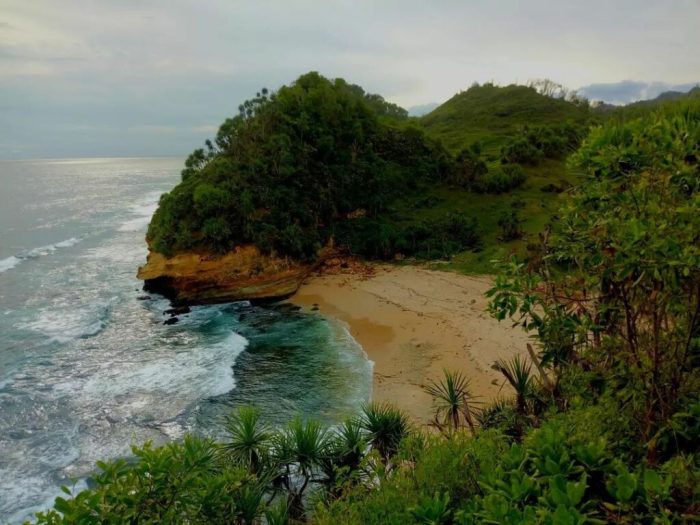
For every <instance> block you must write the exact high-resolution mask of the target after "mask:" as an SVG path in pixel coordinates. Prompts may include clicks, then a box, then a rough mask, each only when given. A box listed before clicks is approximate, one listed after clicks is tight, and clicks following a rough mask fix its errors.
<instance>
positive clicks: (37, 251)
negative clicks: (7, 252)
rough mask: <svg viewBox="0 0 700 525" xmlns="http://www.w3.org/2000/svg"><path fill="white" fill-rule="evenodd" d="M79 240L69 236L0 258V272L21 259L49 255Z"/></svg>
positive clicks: (11, 266)
mask: <svg viewBox="0 0 700 525" xmlns="http://www.w3.org/2000/svg"><path fill="white" fill-rule="evenodd" d="M81 240H82V239H80V238H78V237H71V238H70V239H66V240H65V241H61V242H57V243H54V244H47V245H46V246H39V247H38V248H32V249H31V250H29V251H26V252H24V253H20V254H18V255H13V256H11V257H7V258H6V259H2V260H0V273H3V272H6V271H7V270H10V269H12V268H14V267H16V266H17V265H19V264H20V263H22V262H23V261H26V260H27V259H37V258H39V257H43V256H45V255H51V254H52V253H54V252H55V251H56V250H59V249H61V248H70V247H71V246H75V245H76V244H78V243H79V242H80V241H81Z"/></svg>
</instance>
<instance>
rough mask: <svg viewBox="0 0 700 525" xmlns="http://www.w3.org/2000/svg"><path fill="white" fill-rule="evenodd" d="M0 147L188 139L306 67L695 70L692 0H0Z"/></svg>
mask: <svg viewBox="0 0 700 525" xmlns="http://www.w3.org/2000/svg"><path fill="white" fill-rule="evenodd" d="M0 6H1V8H0V10H1V12H2V19H3V20H2V22H1V23H0V24H1V25H0V157H18V156H19V157H21V156H32V157H36V156H44V157H51V156H73V155H75V156H79V155H129V154H131V155H149V154H153V155H163V154H178V155H182V154H186V153H187V152H188V151H190V150H191V149H193V148H194V147H196V146H198V145H199V144H201V142H202V141H203V140H204V139H205V138H206V137H209V136H211V135H212V130H213V129H215V126H216V125H217V124H218V123H219V122H221V121H222V120H223V119H224V118H225V117H226V116H228V115H231V114H234V113H235V111H236V109H235V108H236V107H237V106H238V104H239V103H240V102H241V101H242V100H244V99H245V98H248V97H250V96H251V95H253V94H254V93H255V91H257V90H258V89H259V88H260V87H262V86H266V87H268V88H275V87H278V86H279V85H281V84H283V83H287V82H290V81H292V80H293V79H294V78H296V77H297V76H298V75H299V74H301V73H304V72H306V71H309V70H317V71H320V72H321V73H322V74H325V75H327V76H332V77H333V76H342V77H344V78H346V79H348V80H350V81H352V82H355V83H358V84H360V85H362V86H364V87H365V88H366V89H368V90H370V91H372V92H378V93H381V94H382V95H384V96H385V97H387V98H389V99H390V100H392V101H394V102H397V103H399V104H401V105H404V106H407V107H409V106H414V105H418V104H424V103H426V102H430V101H433V100H446V99H448V98H449V97H450V96H451V95H452V94H453V93H455V92H456V91H459V90H460V89H464V88H466V87H468V86H469V85H470V84H471V83H472V82H474V81H478V82H484V81H488V80H493V81H496V82H500V83H509V82H514V81H519V82H525V81H527V80H529V79H531V78H539V77H550V78H553V79H555V80H557V81H559V82H562V83H564V84H566V85H568V86H571V87H576V86H580V85H588V84H590V83H591V82H596V83H611V82H617V81H619V80H620V78H636V79H640V80H641V81H643V82H647V83H648V82H651V81H654V80H663V81H665V82H667V83H669V84H681V83H687V82H693V81H695V80H697V78H695V76H696V74H697V72H698V71H700V55H698V54H697V53H696V52H695V50H696V49H698V48H700V33H698V32H697V31H695V24H696V22H697V20H698V19H700V3H698V2H697V1H696V0H667V1H665V2H658V1H656V2H653V1H646V0H645V1H638V0H618V1H616V2H614V3H611V2H607V1H603V0H592V1H586V2H583V1H581V2H574V1H570V0H562V1H560V2H557V3H552V2H548V1H545V0H532V1H530V2H520V1H517V0H502V1H500V2H492V1H486V0H470V1H457V0H442V1H435V2H425V1H420V0H403V1H399V0H384V1H382V2H373V1H369V0H367V1H350V0H345V1H342V0H341V1H324V2H321V1H316V2H312V1H309V0H299V1H281V0H279V1H270V2H244V1H240V0H214V1H209V2H198V1H195V0H171V1H165V0H154V1H151V2H148V3H147V4H146V3H144V2H141V1H137V0H120V1H117V0H102V1H100V2H94V1H91V0H70V1H66V2H54V1H51V0H33V1H32V2H27V1H25V0H0Z"/></svg>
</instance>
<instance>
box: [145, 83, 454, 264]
mask: <svg viewBox="0 0 700 525" xmlns="http://www.w3.org/2000/svg"><path fill="white" fill-rule="evenodd" d="M239 109H240V114H239V115H237V116H236V117H234V118H230V119H227V120H226V121H225V122H224V123H223V124H222V126H221V128H220V130H219V133H218V135H217V137H216V140H215V143H213V144H212V143H210V142H209V143H208V151H204V150H197V151H195V152H194V153H193V154H192V155H191V156H190V157H189V159H188V160H187V163H186V169H185V170H184V171H183V180H182V182H181V183H180V184H179V185H178V186H177V187H176V188H174V189H173V190H172V191H171V192H170V193H168V194H166V195H164V196H163V197H162V199H161V201H160V205H159V208H158V210H157V212H156V213H155V215H154V217H153V220H152V221H151V225H150V227H149V231H148V239H149V241H150V243H151V245H152V247H153V248H154V249H155V250H156V251H159V252H162V253H165V254H170V253H173V252H177V251H181V250H188V249H198V248H203V249H207V250H210V251H219V252H221V251H227V250H230V249H233V248H234V247H235V246H237V245H241V244H255V245H257V246H258V247H259V248H260V249H261V250H262V251H264V252H267V253H270V252H275V253H277V254H279V255H286V256H292V257H295V258H301V259H304V258H313V256H314V255H315V254H316V252H317V251H318V250H319V249H320V248H321V247H323V246H325V245H326V244H327V243H328V242H329V240H330V239H331V238H332V237H333V236H334V235H335V233H336V230H337V229H338V228H342V229H343V231H347V230H351V231H352V232H354V233H355V234H359V233H358V232H359V228H358V229H356V228H355V227H354V223H353V222H352V220H353V217H354V218H356V217H366V218H368V219H369V220H371V221H374V222H377V223H379V224H384V223H386V219H385V218H384V215H383V212H385V210H386V208H387V206H388V205H389V203H391V202H392V201H393V200H395V199H396V198H397V197H399V196H401V195H403V194H405V193H410V192H415V191H416V190H417V189H418V188H419V186H420V184H421V183H425V182H427V181H433V182H436V181H440V180H442V179H443V178H445V177H446V174H447V173H448V171H449V170H450V169H451V162H452V160H451V158H450V157H449V156H448V155H447V154H446V153H445V152H444V151H443V150H442V148H441V147H440V146H439V144H437V143H436V142H434V141H432V140H430V139H428V138H426V137H425V135H424V133H423V132H422V131H421V130H420V129H419V128H417V127H414V126H411V125H404V124H403V123H402V121H403V120H405V118H406V115H405V112H404V111H403V110H401V108H398V106H395V105H393V104H390V103H387V102H386V101H384V100H383V99H382V98H381V97H379V96H378V95H368V94H365V93H364V91H363V90H362V89H361V88H359V87H358V86H355V85H350V84H348V83H346V82H345V81H343V80H342V79H336V80H334V81H331V80H328V79H326V78H324V77H322V76H320V75H318V74H317V73H309V74H306V75H304V76H302V77H300V78H299V79H297V81H296V82H294V83H293V84H292V85H290V86H284V87H282V88H280V89H279V90H278V91H277V92H276V93H272V94H269V93H268V92H267V90H262V92H261V93H259V94H258V96H257V97H255V98H254V99H252V100H249V101H246V102H245V103H244V104H242V105H241V106H240V108H239ZM356 246H359V247H360V248H364V247H367V250H368V251H369V252H373V253H374V254H377V253H383V250H382V249H381V248H380V247H378V246H375V245H373V244H372V243H371V241H370V239H367V238H365V239H363V240H362V242H359V243H356ZM465 247H466V246H460V249H464V248H465ZM360 253H363V252H360Z"/></svg>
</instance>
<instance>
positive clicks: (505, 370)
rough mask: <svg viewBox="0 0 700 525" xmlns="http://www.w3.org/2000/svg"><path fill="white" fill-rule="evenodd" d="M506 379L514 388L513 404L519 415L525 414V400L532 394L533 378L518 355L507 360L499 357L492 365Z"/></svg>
mask: <svg viewBox="0 0 700 525" xmlns="http://www.w3.org/2000/svg"><path fill="white" fill-rule="evenodd" d="M493 368H494V370H497V371H498V372H500V373H501V374H503V377H505V378H506V381H507V382H508V383H509V384H510V386H511V387H513V390H515V406H516V411H517V413H518V415H519V416H524V415H526V414H527V400H528V399H529V398H530V396H531V395H532V392H533V389H534V380H533V377H532V374H531V367H530V365H529V364H528V363H526V362H525V360H523V359H522V358H521V357H520V356H519V355H516V356H515V357H513V358H512V359H510V360H509V361H506V360H504V359H499V360H498V361H496V362H495V363H494V365H493Z"/></svg>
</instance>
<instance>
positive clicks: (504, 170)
mask: <svg viewBox="0 0 700 525" xmlns="http://www.w3.org/2000/svg"><path fill="white" fill-rule="evenodd" d="M526 179H527V175H526V174H525V170H524V169H523V167H522V166H520V165H519V164H505V165H503V166H501V167H500V168H499V169H498V170H497V171H494V172H489V173H487V174H486V175H484V176H482V177H481V178H479V179H477V181H476V182H475V183H474V190H475V191H477V192H479V193H495V194H500V193H506V192H509V191H511V190H514V189H516V188H519V187H520V186H522V185H523V183H524V182H525V180H526Z"/></svg>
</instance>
